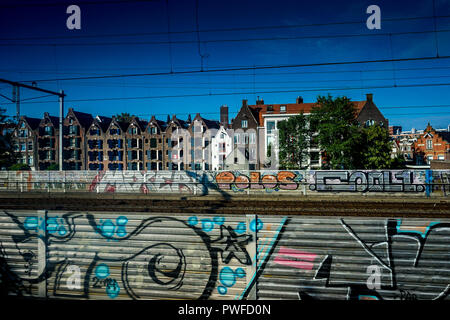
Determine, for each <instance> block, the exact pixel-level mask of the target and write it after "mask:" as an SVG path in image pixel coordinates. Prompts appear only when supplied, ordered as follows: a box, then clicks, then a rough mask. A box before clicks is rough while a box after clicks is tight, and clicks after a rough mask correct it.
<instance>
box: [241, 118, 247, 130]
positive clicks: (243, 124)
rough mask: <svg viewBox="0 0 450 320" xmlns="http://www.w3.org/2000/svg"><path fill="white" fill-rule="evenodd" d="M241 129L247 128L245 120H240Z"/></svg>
mask: <svg viewBox="0 0 450 320" xmlns="http://www.w3.org/2000/svg"><path fill="white" fill-rule="evenodd" d="M241 127H242V128H247V127H248V121H247V120H242V121H241Z"/></svg>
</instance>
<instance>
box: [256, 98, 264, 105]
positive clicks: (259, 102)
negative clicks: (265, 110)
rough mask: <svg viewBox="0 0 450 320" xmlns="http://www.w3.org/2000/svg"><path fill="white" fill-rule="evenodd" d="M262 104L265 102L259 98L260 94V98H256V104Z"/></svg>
mask: <svg viewBox="0 0 450 320" xmlns="http://www.w3.org/2000/svg"><path fill="white" fill-rule="evenodd" d="M262 104H264V100H262V99H261V100H259V96H258V98H257V100H256V105H262Z"/></svg>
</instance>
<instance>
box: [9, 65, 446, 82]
mask: <svg viewBox="0 0 450 320" xmlns="http://www.w3.org/2000/svg"><path fill="white" fill-rule="evenodd" d="M226 67H229V68H231V67H233V68H234V67H236V68H238V67H245V66H226ZM189 68H192V67H186V69H189ZM210 68H212V69H214V68H225V66H215V67H210ZM131 69H138V70H142V69H167V68H114V70H131ZM437 69H450V66H433V67H412V68H395V69H394V68H389V69H358V70H330V71H291V72H270V73H263V72H260V73H257V74H256V75H257V76H271V75H296V74H333V73H370V72H392V71H417V70H437ZM59 70H71V69H67V68H59ZM74 70H81V69H79V68H76V69H74ZM95 70H106V69H101V68H98V69H97V68H96V69H95ZM107 70H112V69H111V68H108V69H107ZM0 71H2V72H14V73H48V74H82V75H101V74H99V73H90V72H86V73H84V72H83V73H80V72H60V71H59V72H56V71H51V70H50V69H0ZM218 76H221V77H222V76H233V77H234V76H252V77H253V76H254V74H253V73H252V74H244V73H232V74H229V73H228V74H221V75H218ZM22 82H28V81H22ZM258 82H259V81H258ZM158 83H161V82H158ZM171 83H173V81H171ZM189 83H190V84H191V83H192V81H189ZM227 83H229V82H227ZM251 83H253V81H251Z"/></svg>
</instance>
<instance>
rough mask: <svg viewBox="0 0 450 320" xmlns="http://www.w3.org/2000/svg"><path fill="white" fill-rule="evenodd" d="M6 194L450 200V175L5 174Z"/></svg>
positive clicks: (0, 185)
mask: <svg viewBox="0 0 450 320" xmlns="http://www.w3.org/2000/svg"><path fill="white" fill-rule="evenodd" d="M1 191H13V192H32V191H40V192H73V191H81V192H97V193H103V192H116V193H143V194H148V193H177V194H178V193H186V194H196V195H205V194H223V193H227V194H233V193H238V194H239V193H244V194H245V193H248V194H254V193H273V192H275V193H284V194H292V195H296V194H297V195H305V194H306V195H315V194H323V195H328V194H335V193H347V194H352V193H358V194H366V195H380V194H383V195H395V196H397V195H400V196H406V195H413V196H417V195H419V196H422V195H423V196H424V197H425V196H448V195H449V193H450V170H410V169H406V170H353V171H346V170H340V171H328V170H322V171H314V170H307V171H304V170H303V171H301V170H290V171H287V170H285V171H276V170H260V171H249V170H241V171H101V172H96V171H61V172H59V171H38V172H36V171H22V172H21V171H4V172H0V192H1Z"/></svg>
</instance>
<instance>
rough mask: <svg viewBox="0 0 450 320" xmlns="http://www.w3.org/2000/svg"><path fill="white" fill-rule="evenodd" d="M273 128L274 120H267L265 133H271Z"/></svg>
mask: <svg viewBox="0 0 450 320" xmlns="http://www.w3.org/2000/svg"><path fill="white" fill-rule="evenodd" d="M274 129H275V121H267V134H271V133H272V130H274Z"/></svg>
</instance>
